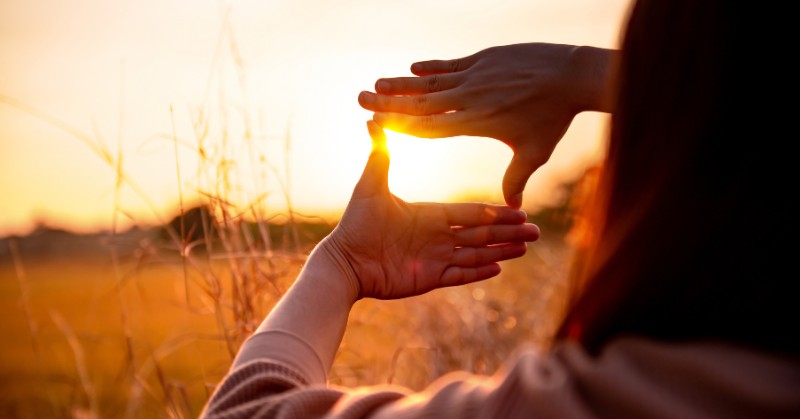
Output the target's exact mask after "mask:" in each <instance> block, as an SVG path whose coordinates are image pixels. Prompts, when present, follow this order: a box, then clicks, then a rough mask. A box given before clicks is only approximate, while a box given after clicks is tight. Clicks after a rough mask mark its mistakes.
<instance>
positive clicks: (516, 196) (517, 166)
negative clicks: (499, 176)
mask: <svg viewBox="0 0 800 419" xmlns="http://www.w3.org/2000/svg"><path fill="white" fill-rule="evenodd" d="M534 170H536V167H535V166H534V165H533V164H531V163H530V162H527V161H525V160H524V159H523V158H521V157H520V155H519V154H516V153H515V154H514V157H512V158H511V162H510V163H509V164H508V169H506V174H505V175H504V176H503V197H504V198H505V200H506V204H508V206H510V207H512V208H517V209H519V207H521V206H522V191H524V190H525V185H527V184H528V179H529V178H530V177H531V175H532V174H533V171H534Z"/></svg>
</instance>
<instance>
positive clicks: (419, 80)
mask: <svg viewBox="0 0 800 419" xmlns="http://www.w3.org/2000/svg"><path fill="white" fill-rule="evenodd" d="M460 84H461V77H457V76H456V75H454V74H431V75H429V76H423V77H396V78H391V79H379V80H378V81H377V82H375V91H376V92H377V93H380V94H384V95H415V94H420V93H432V92H441V91H443V90H449V89H452V88H454V87H457V86H458V85H460Z"/></svg>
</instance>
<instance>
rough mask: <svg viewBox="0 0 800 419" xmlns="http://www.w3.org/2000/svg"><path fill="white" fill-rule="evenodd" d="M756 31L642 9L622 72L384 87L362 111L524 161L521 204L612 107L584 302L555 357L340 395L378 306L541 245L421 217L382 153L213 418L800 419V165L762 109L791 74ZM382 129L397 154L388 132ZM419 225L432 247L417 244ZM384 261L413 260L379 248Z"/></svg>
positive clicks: (663, 0)
mask: <svg viewBox="0 0 800 419" xmlns="http://www.w3.org/2000/svg"><path fill="white" fill-rule="evenodd" d="M749 14H750V10H749V9H746V8H745V7H744V6H742V5H740V4H735V2H725V1H714V0H711V1H707V2H693V1H689V0H680V1H678V0H676V1H667V0H642V1H639V2H637V3H636V4H635V5H634V6H633V8H632V10H631V14H630V16H629V20H628V23H627V27H626V30H625V33H624V37H623V42H622V45H621V48H620V50H619V54H618V55H617V53H615V52H612V51H605V50H599V49H591V48H573V47H569V46H559V45H547V44H525V45H521V46H508V47H499V48H493V49H490V50H486V51H483V52H481V53H478V54H476V55H475V56H472V57H467V58H464V59H460V60H451V61H433V62H424V63H418V64H417V65H415V66H416V67H412V68H415V69H416V70H417V71H415V72H416V73H417V74H418V75H420V77H419V78H418V79H415V78H411V79H406V78H401V79H383V80H379V82H378V83H377V84H376V89H377V91H378V93H379V94H378V95H372V94H367V93H365V94H362V96H361V97H360V102H361V103H362V106H365V107H366V108H368V109H372V110H375V111H376V115H375V118H374V119H375V120H376V121H377V122H379V123H380V124H382V125H384V126H387V127H390V128H395V129H404V130H406V131H408V132H411V133H414V134H417V135H421V136H428V137H439V136H450V135H462V134H466V135H481V136H487V137H493V138H497V139H500V140H502V141H505V142H506V143H507V144H509V145H510V146H511V147H512V149H513V150H514V152H515V156H514V159H513V160H512V163H511V165H510V167H509V171H508V172H507V175H506V178H505V179H504V193H505V196H506V200H507V202H508V204H509V205H510V206H511V207H519V205H520V204H521V199H520V197H519V194H520V193H521V191H522V190H523V189H524V186H525V181H527V178H528V177H529V176H530V174H531V173H533V172H534V170H535V169H536V168H538V167H539V166H540V165H541V164H544V162H546V161H547V158H548V157H549V155H550V153H551V152H552V150H553V148H554V147H555V145H556V144H557V142H558V140H559V139H560V137H561V135H562V134H563V132H564V131H565V130H566V128H567V126H568V125H569V123H570V121H571V120H572V117H574V115H575V114H577V113H578V112H581V111H586V110H595V111H611V112H612V124H611V132H610V136H609V142H608V149H607V156H606V160H605V163H604V166H603V172H602V175H601V178H600V183H599V186H598V188H597V194H596V196H595V197H594V198H593V199H592V200H591V201H590V202H588V203H587V205H586V209H585V210H586V215H587V217H588V219H589V220H590V221H591V222H590V224H589V225H590V229H588V230H587V231H586V232H585V233H586V234H584V235H583V237H585V238H586V240H585V242H584V243H582V246H581V248H580V249H581V250H580V252H579V253H578V254H577V255H576V256H577V258H576V264H575V269H574V270H573V279H574V281H575V283H576V285H577V287H576V296H575V299H574V303H573V304H572V306H571V308H570V310H569V312H568V313H567V316H566V318H565V319H564V322H563V325H562V327H561V328H560V330H559V333H558V335H557V336H555V337H554V340H553V344H552V346H551V349H550V350H549V351H548V352H546V353H541V352H536V351H534V350H532V349H527V348H521V350H520V352H519V353H518V354H517V355H516V356H515V357H513V358H512V359H510V360H509V362H508V364H507V366H506V368H504V369H502V370H501V371H498V372H497V374H496V375H495V376H493V377H482V376H474V375H468V374H461V373H453V374H450V375H447V376H445V377H442V378H440V379H439V380H437V381H436V382H434V383H432V384H431V386H430V387H429V388H428V389H426V390H425V391H423V392H420V393H413V392H410V391H408V390H406V389H402V388H396V387H374V388H366V389H342V388H335V387H326V386H325V371H326V370H327V368H328V367H329V366H330V362H331V359H332V357H333V354H334V353H335V351H336V348H337V346H338V343H339V339H340V338H341V333H342V327H343V326H344V323H345V321H346V316H347V311H348V309H349V305H350V304H351V303H352V302H353V301H355V300H356V299H357V298H358V297H359V296H360V297H375V298H398V297H401V296H406V295H415V294H418V293H421V292H426V291H428V290H430V289H433V288H436V287H440V286H450V285H456V284H459V283H464V282H468V281H471V280H480V279H482V278H486V277H489V276H492V275H495V274H496V273H497V272H498V267H497V266H496V265H494V262H496V261H500V260H503V259H507V258H511V257H516V256H519V255H521V254H522V253H523V251H524V246H523V243H524V242H525V241H531V240H535V239H536V238H537V237H538V229H536V228H535V227H534V226H531V225H528V224H524V223H523V222H522V217H523V216H522V214H520V213H515V212H514V211H515V210H513V209H511V208H503V207H489V206H486V207H482V208H483V212H484V213H486V212H488V213H491V216H480V215H478V213H476V212H474V211H476V210H475V208H474V207H471V206H470V205H474V204H462V205H467V206H468V207H451V208H470V209H469V210H467V211H465V212H466V213H468V214H471V217H468V216H465V215H466V214H460V215H459V216H455V215H450V214H449V213H448V211H450V212H453V211H454V210H452V209H451V210H447V209H444V208H446V207H437V206H433V207H428V206H420V207H413V206H412V207H410V208H416V209H419V212H418V213H415V212H414V211H411V212H408V210H407V209H408V208H409V207H408V206H407V205H408V204H405V203H402V202H401V201H399V200H397V199H396V198H394V197H392V196H391V194H390V193H389V191H388V188H386V187H385V179H384V177H383V176H384V175H383V173H384V171H383V167H385V166H386V164H388V161H387V160H386V156H385V154H381V153H373V154H372V156H371V157H370V160H369V162H368V164H367V168H366V170H365V174H364V177H362V180H361V181H360V182H359V185H358V186H356V189H355V192H354V194H353V198H352V200H351V203H350V205H349V207H348V209H347V211H346V212H345V216H344V218H343V219H342V222H341V223H340V225H339V226H338V227H337V229H336V230H335V231H334V232H333V233H332V234H331V236H330V237H329V238H327V239H326V240H324V241H323V242H322V243H321V244H320V245H319V246H318V247H317V249H316V250H315V252H314V254H312V256H311V258H310V260H309V262H308V264H307V265H306V267H305V268H304V272H303V273H302V274H301V277H300V278H299V279H298V281H297V283H296V284H295V286H294V287H293V288H292V290H291V291H290V292H289V293H287V295H286V297H285V298H284V299H283V300H282V301H281V303H280V304H279V305H278V307H276V309H275V310H274V311H273V312H272V313H270V315H269V316H268V318H267V319H266V320H265V326H262V329H264V330H266V332H262V333H266V335H263V334H256V335H255V336H253V338H251V339H250V341H248V342H247V343H246V344H245V345H244V346H243V349H242V352H241V353H240V355H239V357H238V358H237V360H236V361H235V363H234V366H233V368H232V370H231V373H230V374H229V376H228V377H227V378H226V380H225V381H224V382H223V383H222V384H221V385H220V387H219V388H218V389H217V391H216V392H215V394H214V396H213V397H212V399H211V400H210V401H209V404H208V406H207V408H206V411H205V412H204V415H205V416H207V417H239V416H247V417H322V416H326V415H328V416H334V417H367V416H369V417H371V418H373V417H374V418H384V417H386V418H390V417H391V418H397V417H401V418H402V417H408V418H416V417H437V418H438V417H486V418H489V417H491V418H498V417H536V416H544V417H615V418H617V417H637V418H639V417H681V418H685V417H689V418H692V417H724V418H735V417H758V418H763V417H787V418H788V417H800V396H798V395H800V344H799V343H798V339H795V337H794V336H793V335H794V333H792V332H791V331H790V330H792V329H790V327H791V328H794V327H795V326H794V325H793V324H794V320H795V319H797V317H798V316H797V312H796V310H795V309H794V306H795V303H794V300H795V298H794V295H793V294H792V293H791V292H790V290H791V289H792V288H793V284H791V283H790V282H789V281H788V277H787V276H786V274H785V273H786V272H791V268H793V266H791V265H790V264H791V263H792V260H793V259H792V255H793V250H792V248H791V247H790V246H788V245H787V244H786V241H787V240H791V239H793V238H794V237H797V225H796V221H795V217H794V213H795V211H794V208H793V206H792V205H791V203H790V202H789V201H790V200H788V199H782V198H783V197H782V196H781V195H776V191H777V192H778V193H784V194H785V191H787V190H789V189H788V187H789V185H791V184H790V183H789V181H790V179H791V178H790V177H789V176H787V174H788V173H789V172H790V171H791V165H789V164H787V163H791V162H792V160H793V158H792V157H791V154H790V153H786V152H780V151H781V150H780V149H778V151H779V152H778V153H775V149H774V148H772V147H770V146H769V145H771V144H772V143H775V144H780V143H781V141H775V140H780V139H781V138H782V137H781V136H780V134H782V131H783V130H784V129H785V127H784V126H783V124H782V121H783V119H781V117H783V116H784V115H783V114H782V113H781V109H778V108H777V107H775V106H764V105H765V104H768V103H770V102H769V101H768V100H767V98H768V96H766V95H767V94H769V93H771V92H774V91H776V90H777V88H778V87H779V86H781V83H785V79H782V78H780V77H767V76H773V75H775V73H774V72H775V71H776V70H775V69H774V68H772V67H769V66H765V62H763V61H761V60H744V59H742V54H741V49H742V47H743V45H746V44H747V42H753V41H754V40H755V41H756V42H757V41H764V42H766V41H769V40H770V39H769V38H768V37H767V35H766V34H764V33H760V32H755V33H754V32H753V31H752V27H751V26H750V25H749V23H750V22H749V21H748V17H749ZM521 50H525V51H527V52H528V54H526V55H524V56H523V58H520V55H519V51H521ZM587 63H589V64H588V65H587ZM476 68H477V70H476ZM521 70H526V71H528V72H529V73H525V71H521ZM506 71H507V73H504V72H506ZM503 74H514V75H515V77H522V75H524V74H534V75H537V77H533V78H532V80H533V81H532V82H531V83H528V84H527V85H526V86H527V87H525V88H521V87H520V85H521V84H520V83H509V85H510V86H514V88H509V89H508V91H510V92H511V94H508V95H505V96H501V97H500V98H498V97H495V98H492V97H491V94H489V93H485V92H491V91H493V90H492V89H491V87H493V86H495V85H498V89H500V91H502V88H503V86H502V84H503V83H504V82H505V80H503V79H502V78H498V77H497V76H498V75H503ZM433 75H435V76H433ZM743 76H746V77H743ZM606 81H608V84H606ZM475 86H478V87H480V88H474V87H475ZM473 88H474V89H473ZM477 92H484V93H483V96H482V94H479V93H477ZM514 94H517V95H518V96H514ZM417 96H424V98H422V99H420V98H418V97H417ZM503 98H512V99H516V100H517V101H516V102H514V101H513V100H512V99H507V100H508V101H509V102H504V100H506V99H503ZM751 98H755V99H756V101H755V102H751V100H752V99H751ZM514 103H516V105H514V106H507V105H509V104H514ZM420 104H424V106H420ZM448 111H455V112H448ZM528 112H532V113H528ZM531 121H533V122H531ZM503 122H506V123H503ZM370 132H371V134H372V136H373V139H374V141H377V142H378V143H380V141H381V138H382V137H381V131H380V129H378V128H377V127H376V126H375V125H370ZM376 167H381V169H380V170H373V169H375V168H376ZM377 191H379V192H377ZM396 205H399V206H396ZM399 208H402V209H399ZM428 211H431V212H428ZM423 213H424V214H423ZM434 225H436V226H438V227H435V228H434ZM375 226H378V227H375ZM412 226H413V228H414V230H413V231H414V234H412V235H411V236H413V237H414V239H410V238H409V237H405V236H403V235H402V234H401V233H406V232H409V231H410V230H409V229H410V228H411V227H412ZM450 226H456V227H455V228H454V229H451V227H450ZM458 226H463V227H458ZM375 228H377V231H376V230H374V229H375ZM401 236H402V237H403V239H402V240H400V237H401ZM489 237H495V240H487V238H489ZM362 243H371V244H372V246H366V245H364V244H362ZM395 243H402V244H403V245H402V246H400V247H397V246H392V245H393V244H395ZM375 244H381V246H375ZM428 244H430V246H428ZM384 246H387V247H386V248H387V249H392V251H393V252H394V253H393V252H382V251H376V248H380V249H383V248H384ZM496 246H497V247H496ZM464 249H468V250H464ZM468 256H469V257H468ZM371 261H381V263H382V264H377V263H374V262H371ZM306 277H308V278H312V277H317V278H318V279H319V281H317V282H319V283H320V284H322V285H324V287H323V286H318V287H317V289H315V288H314V287H313V286H305V287H303V285H302V283H306V284H311V283H315V282H314V281H311V280H309V281H305V282H303V281H304V278H306ZM337 277H338V279H337ZM323 278H327V280H325V281H323V280H322V279H323ZM409 278H415V279H416V280H415V281H408V279H409ZM404 279H405V280H404ZM336 284H338V285H336ZM345 285H347V286H345ZM320 288H321V289H320ZM329 288H330V289H329ZM337 296H338V297H337ZM320 306H323V307H320ZM325 306H330V307H328V308H330V312H331V313H336V315H335V316H330V315H328V317H327V319H328V320H327V321H329V322H330V323H329V325H330V327H327V328H323V329H324V330H320V329H319V328H315V327H314V322H313V321H309V320H302V319H300V316H299V315H298V314H299V313H301V310H302V313H303V315H304V318H307V317H313V315H314V313H315V312H318V311H319V310H322V311H323V312H325V311H326V310H328V308H326V307H325ZM312 307H317V309H316V310H310V308H312ZM331 307H332V308H331ZM309 325H311V326H309ZM269 334H272V337H270V335H269ZM260 336H261V337H260ZM278 336H283V337H281V338H278ZM312 360H313V361H314V362H311V361H312Z"/></svg>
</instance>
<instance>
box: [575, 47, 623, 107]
mask: <svg viewBox="0 0 800 419" xmlns="http://www.w3.org/2000/svg"><path fill="white" fill-rule="evenodd" d="M615 56H616V51H613V50H609V49H603V48H597V47H591V46H576V47H574V48H573V49H572V54H571V57H570V68H571V74H572V75H573V78H574V81H575V83H574V86H575V98H574V101H575V103H576V106H577V111H578V112H583V111H595V112H611V111H612V110H613V100H612V97H611V96H610V94H609V93H610V91H611V81H612V66H613V61H614V59H615Z"/></svg>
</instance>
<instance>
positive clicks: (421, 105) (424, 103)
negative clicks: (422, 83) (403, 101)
mask: <svg viewBox="0 0 800 419" xmlns="http://www.w3.org/2000/svg"><path fill="white" fill-rule="evenodd" d="M411 103H412V106H413V108H414V109H413V110H414V112H415V113H417V114H419V115H422V114H425V113H426V111H427V110H428V98H427V96H425V95H418V96H414V99H413V100H412V102H411Z"/></svg>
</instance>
